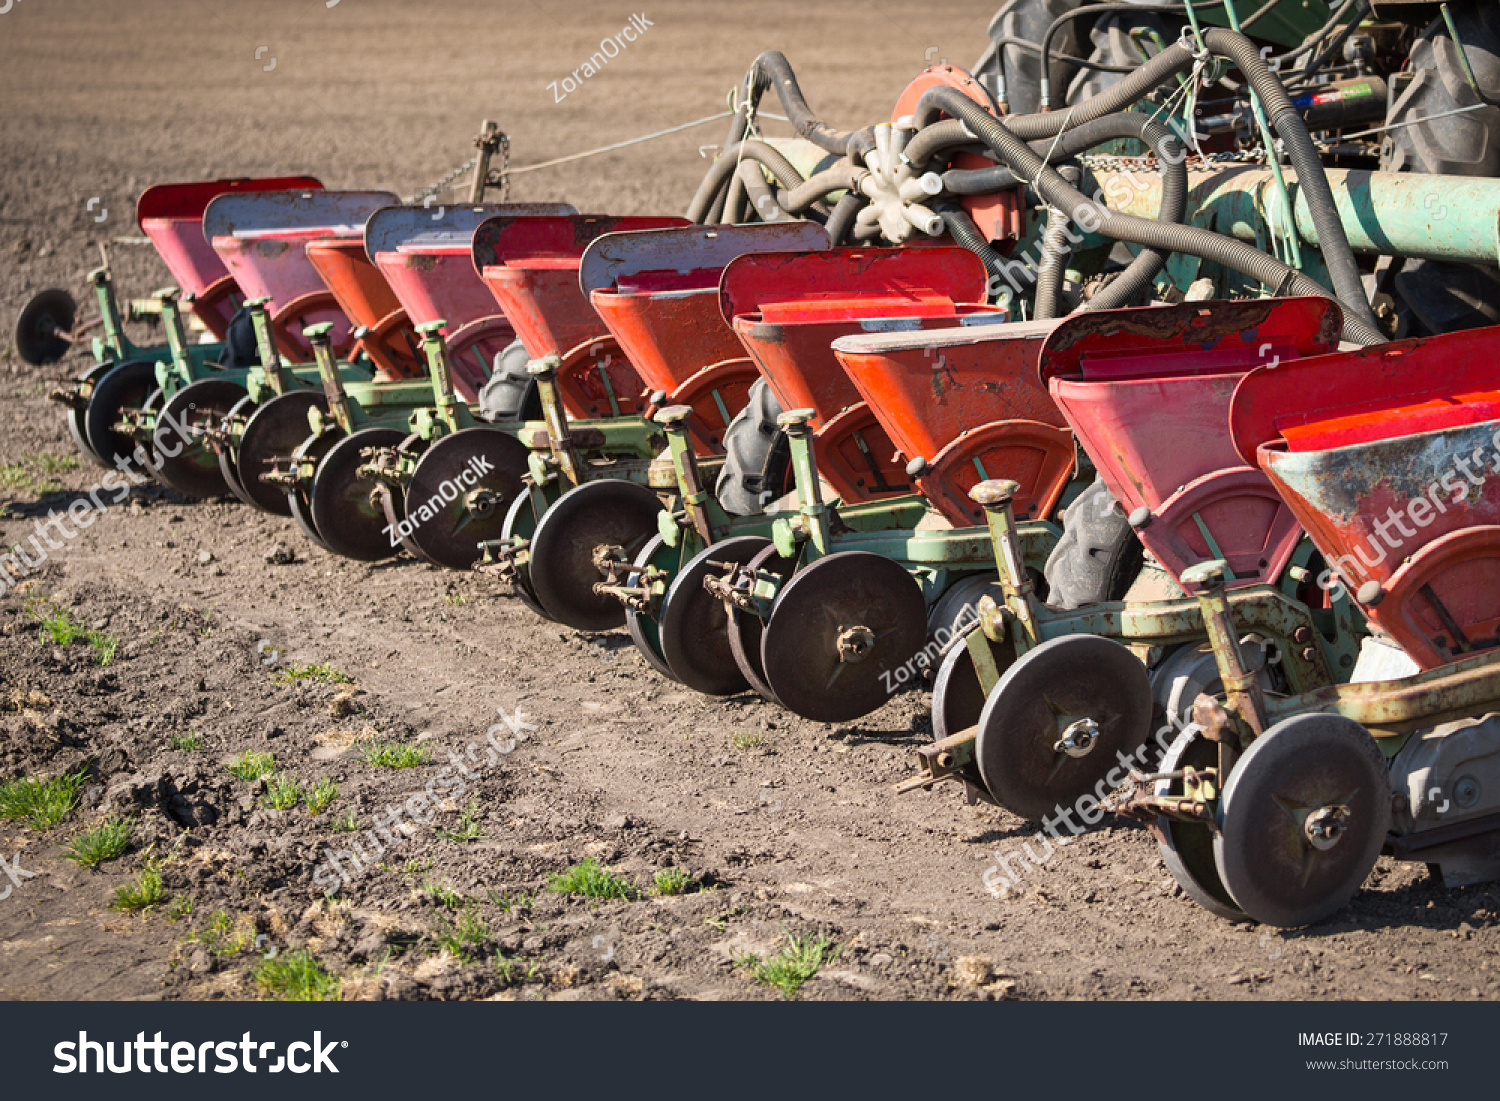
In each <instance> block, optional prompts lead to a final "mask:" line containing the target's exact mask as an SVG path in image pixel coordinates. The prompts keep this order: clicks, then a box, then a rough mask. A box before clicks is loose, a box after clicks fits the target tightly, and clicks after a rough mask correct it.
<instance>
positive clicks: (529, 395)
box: [479, 340, 542, 424]
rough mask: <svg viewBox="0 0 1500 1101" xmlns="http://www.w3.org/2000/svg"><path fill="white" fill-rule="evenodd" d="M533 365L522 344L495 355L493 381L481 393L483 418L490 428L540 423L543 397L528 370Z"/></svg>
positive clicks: (480, 406) (491, 378) (491, 376)
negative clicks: (506, 422)
mask: <svg viewBox="0 0 1500 1101" xmlns="http://www.w3.org/2000/svg"><path fill="white" fill-rule="evenodd" d="M530 362H531V357H530V356H529V355H527V354H526V349H525V347H523V346H522V344H521V342H520V341H519V340H517V341H515V342H514V343H512V344H511V345H510V347H508V348H506V349H505V350H504V351H502V352H497V353H496V354H495V364H494V369H493V370H492V371H491V373H490V380H489V381H488V382H486V383H485V384H484V388H483V389H482V390H480V391H479V415H480V416H482V417H483V418H484V419H485V420H487V421H489V422H490V423H491V424H498V423H500V422H503V421H526V420H540V419H541V416H542V405H541V395H540V393H539V392H538V391H537V387H536V380H535V379H533V378H532V377H531V374H530V372H528V371H527V370H526V365H527V364H528V363H530Z"/></svg>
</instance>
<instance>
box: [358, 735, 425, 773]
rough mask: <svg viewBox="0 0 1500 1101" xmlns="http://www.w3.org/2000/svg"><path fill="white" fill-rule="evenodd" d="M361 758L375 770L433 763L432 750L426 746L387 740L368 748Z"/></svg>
mask: <svg viewBox="0 0 1500 1101" xmlns="http://www.w3.org/2000/svg"><path fill="white" fill-rule="evenodd" d="M360 757H361V759H362V760H363V761H364V762H365V764H367V765H371V766H372V767H374V768H416V767H417V766H418V765H425V764H428V763H429V762H431V760H432V750H431V748H429V747H428V746H425V745H412V744H410V743H409V742H397V741H392V740H386V741H381V742H375V743H374V744H372V745H370V746H368V747H366V749H365V751H364V752H363V753H362V754H360Z"/></svg>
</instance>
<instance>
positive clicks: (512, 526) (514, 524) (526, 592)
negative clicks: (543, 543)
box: [500, 486, 557, 620]
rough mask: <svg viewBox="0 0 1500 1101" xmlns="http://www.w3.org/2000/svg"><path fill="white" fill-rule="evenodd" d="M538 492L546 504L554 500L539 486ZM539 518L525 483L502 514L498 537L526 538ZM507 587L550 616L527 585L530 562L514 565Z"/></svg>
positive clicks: (509, 538)
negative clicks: (503, 514)
mask: <svg viewBox="0 0 1500 1101" xmlns="http://www.w3.org/2000/svg"><path fill="white" fill-rule="evenodd" d="M542 494H543V497H544V498H545V500H546V502H547V507H548V508H550V507H551V506H552V505H553V504H554V503H556V500H557V498H556V497H553V496H552V495H551V493H549V492H548V491H547V490H546V489H544V490H542ZM541 522H542V514H539V513H538V512H537V502H536V491H535V490H533V489H532V488H531V487H530V486H527V487H526V488H525V489H523V490H522V492H521V493H520V494H519V495H518V496H517V497H516V499H515V500H514V501H512V502H511V503H510V509H509V511H507V512H506V514H505V524H504V526H503V527H502V528H501V529H500V538H501V539H503V540H504V541H505V542H506V543H507V544H510V543H513V542H514V541H515V540H517V539H526V540H530V539H531V537H532V536H534V535H535V534H536V529H537V525H538V524H540V523H541ZM510 587H511V591H512V592H514V593H515V594H516V596H517V597H518V598H519V599H520V601H521V603H522V604H524V605H526V607H528V608H530V609H531V610H532V611H533V612H535V613H536V614H537V615H539V616H541V617H542V618H543V619H546V620H551V619H552V615H551V613H549V612H548V611H547V609H546V608H544V607H542V602H541V601H540V600H538V599H537V596H536V590H535V589H533V588H532V587H531V567H530V565H527V566H523V567H518V568H517V569H516V571H515V577H514V579H513V580H512V582H511V586H510Z"/></svg>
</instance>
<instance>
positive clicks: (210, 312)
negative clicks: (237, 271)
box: [135, 176, 323, 340]
mask: <svg viewBox="0 0 1500 1101" xmlns="http://www.w3.org/2000/svg"><path fill="white" fill-rule="evenodd" d="M322 186H323V185H322V184H321V183H319V182H318V181H317V180H315V179H313V178H312V177H311V176H271V177H264V178H261V179H248V178H246V179H233V180H227V179H226V180H196V181H193V182H190V183H171V184H157V185H156V186H155V187H148V188H147V189H146V190H145V191H143V192H141V197H140V198H139V199H138V200H137V201H136V208H135V216H136V222H137V224H138V225H140V227H141V232H143V233H144V234H145V235H146V236H147V237H149V238H150V239H151V244H152V245H153V246H154V247H155V248H156V252H157V255H159V256H160V257H161V259H162V263H164V264H166V265H167V270H168V271H170V272H171V273H172V279H173V281H174V282H175V283H176V284H177V286H178V287H179V288H181V290H182V291H183V292H184V293H185V294H190V295H192V296H194V300H193V312H194V313H195V314H196V315H197V316H198V318H199V319H200V320H201V321H202V322H203V323H204V324H205V325H206V326H208V329H209V331H210V332H212V333H213V334H214V335H215V336H216V337H218V338H219V339H221V340H222V339H223V338H224V333H225V331H226V330H227V329H228V326H229V319H230V317H232V316H233V314H234V308H235V306H234V301H233V297H234V294H233V292H235V291H237V290H238V288H237V286H236V285H235V284H234V281H233V280H232V279H231V278H230V275H229V269H228V268H226V267H225V266H224V261H223V260H222V259H221V258H220V257H219V254H218V253H217V252H215V251H214V248H213V245H212V244H211V243H210V242H209V240H208V239H207V238H205V237H204V235H203V214H204V211H205V210H207V208H208V205H209V203H211V202H212V201H213V200H214V199H216V198H218V197H219V196H220V195H227V194H234V193H238V194H249V193H252V192H259V191H284V190H287V189H289V188H296V189H299V190H304V191H315V190H319V189H321V188H322Z"/></svg>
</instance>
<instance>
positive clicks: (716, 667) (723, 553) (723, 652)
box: [658, 535, 771, 696]
mask: <svg viewBox="0 0 1500 1101" xmlns="http://www.w3.org/2000/svg"><path fill="white" fill-rule="evenodd" d="M770 545H771V541H770V540H769V539H765V538H763V537H761V536H759V535H738V536H734V537H732V538H729V539H725V540H722V541H721V542H718V543H714V544H713V545H712V546H708V547H705V548H704V549H703V550H701V551H699V552H698V553H697V554H695V555H694V556H693V557H692V559H691V560H689V561H688V563H687V564H686V565H684V566H683V567H682V569H681V570H679V571H678V573H677V576H676V577H674V578H673V579H672V583H671V586H670V587H669V588H668V589H667V597H666V600H665V601H663V602H662V609H661V617H660V620H659V627H658V634H659V637H660V639H661V652H662V657H663V658H665V659H666V662H667V665H668V666H669V667H670V668H671V670H672V674H673V676H675V677H676V678H677V679H678V680H679V681H681V682H682V683H683V684H685V685H687V686H688V687H689V688H693V689H696V690H697V691H699V692H702V693H703V694H704V695H706V696H732V695H734V694H735V693H736V692H743V691H744V690H745V689H746V688H748V687H750V682H749V681H748V680H746V679H745V676H744V674H743V673H741V672H740V667H739V666H738V665H737V664H736V663H735V660H734V653H733V652H732V651H731V650H730V648H729V632H728V626H729V614H728V613H727V612H726V611H725V610H724V602H723V601H722V600H719V599H718V598H716V597H715V596H714V595H713V594H712V593H710V592H709V591H708V590H707V589H705V588H704V587H703V579H704V578H706V577H711V576H714V575H715V574H721V573H723V572H724V569H723V567H722V566H720V565H718V563H733V564H734V565H744V564H745V563H746V562H749V561H750V560H751V559H752V558H754V557H755V556H756V555H758V554H760V552H761V551H763V550H764V549H765V548H766V547H768V546H770Z"/></svg>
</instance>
